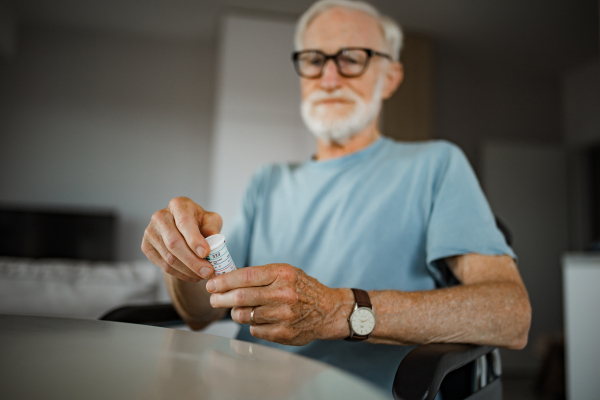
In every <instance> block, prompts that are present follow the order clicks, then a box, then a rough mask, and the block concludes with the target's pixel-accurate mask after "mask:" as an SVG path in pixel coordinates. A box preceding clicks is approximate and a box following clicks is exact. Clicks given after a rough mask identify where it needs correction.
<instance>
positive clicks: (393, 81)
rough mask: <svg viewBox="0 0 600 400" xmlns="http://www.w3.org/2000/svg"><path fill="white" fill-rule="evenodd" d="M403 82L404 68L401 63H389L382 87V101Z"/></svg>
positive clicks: (390, 95)
mask: <svg viewBox="0 0 600 400" xmlns="http://www.w3.org/2000/svg"><path fill="white" fill-rule="evenodd" d="M403 80H404V66H403V65H402V63H401V62H389V63H388V65H387V71H386V73H385V84H384V85H383V99H384V100H387V99H389V98H390V97H392V95H393V94H394V92H396V90H397V89H398V86H400V84H401V83H402V81H403Z"/></svg>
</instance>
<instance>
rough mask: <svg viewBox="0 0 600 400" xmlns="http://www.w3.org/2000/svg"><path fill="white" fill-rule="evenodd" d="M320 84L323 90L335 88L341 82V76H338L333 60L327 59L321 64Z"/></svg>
mask: <svg viewBox="0 0 600 400" xmlns="http://www.w3.org/2000/svg"><path fill="white" fill-rule="evenodd" d="M319 84H320V86H321V88H322V89H325V90H335V89H337V88H339V87H340V86H341V84H342V77H341V76H340V74H339V72H338V70H337V66H336V65H335V62H334V61H333V60H331V59H330V60H327V62H325V65H324V66H323V75H321V78H320V82H319Z"/></svg>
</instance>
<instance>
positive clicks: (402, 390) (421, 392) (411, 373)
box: [392, 343, 495, 400]
mask: <svg viewBox="0 0 600 400" xmlns="http://www.w3.org/2000/svg"><path fill="white" fill-rule="evenodd" d="M494 349H495V348H494V347H492V346H476V345H469V344H445V343H434V344H428V345H424V346H419V347H417V348H416V349H414V350H412V351H411V352H410V353H408V354H407V355H406V357H404V359H403V360H402V362H401V363H400V365H399V366H398V370H397V371H396V377H395V378H394V385H393V387H392V393H393V395H394V398H395V399H397V400H399V399H402V400H413V399H415V400H417V399H418V400H433V399H434V398H435V396H436V394H437V392H438V391H439V389H440V386H441V384H442V380H443V379H444V377H445V376H446V375H447V374H448V373H450V372H452V371H454V370H456V369H458V368H460V367H462V366H464V365H466V364H468V363H470V362H472V361H475V360H477V359H478V358H479V357H481V356H483V355H485V354H487V353H490V352H492V351H493V350H494Z"/></svg>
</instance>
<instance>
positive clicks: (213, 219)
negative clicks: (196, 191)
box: [198, 206, 223, 250]
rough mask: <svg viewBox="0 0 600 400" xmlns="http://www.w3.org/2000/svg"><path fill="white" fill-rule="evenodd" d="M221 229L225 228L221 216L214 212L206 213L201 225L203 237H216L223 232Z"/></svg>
mask: <svg viewBox="0 0 600 400" xmlns="http://www.w3.org/2000/svg"><path fill="white" fill-rule="evenodd" d="M198 207H200V206H198ZM203 211H204V210H203ZM221 228H223V219H222V218H221V216H220V215H219V214H217V213H214V212H209V211H204V215H203V216H202V220H201V224H200V232H201V233H202V235H204V237H209V236H212V235H216V234H217V233H219V232H221ZM209 250H210V249H209Z"/></svg>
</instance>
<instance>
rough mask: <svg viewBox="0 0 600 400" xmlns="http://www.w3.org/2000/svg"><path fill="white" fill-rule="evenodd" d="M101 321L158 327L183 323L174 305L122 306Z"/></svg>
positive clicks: (101, 318)
mask: <svg viewBox="0 0 600 400" xmlns="http://www.w3.org/2000/svg"><path fill="white" fill-rule="evenodd" d="M99 319H100V320H103V321H114V322H128V323H130V324H141V325H158V326H169V325H176V324H180V323H183V320H182V319H181V317H180V316H179V314H178V313H177V310H175V307H174V306H173V304H149V305H136V306H122V307H118V308H115V309H112V310H110V311H109V312H107V313H106V314H104V315H103V316H101V317H100V318H99Z"/></svg>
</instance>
